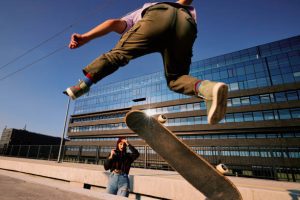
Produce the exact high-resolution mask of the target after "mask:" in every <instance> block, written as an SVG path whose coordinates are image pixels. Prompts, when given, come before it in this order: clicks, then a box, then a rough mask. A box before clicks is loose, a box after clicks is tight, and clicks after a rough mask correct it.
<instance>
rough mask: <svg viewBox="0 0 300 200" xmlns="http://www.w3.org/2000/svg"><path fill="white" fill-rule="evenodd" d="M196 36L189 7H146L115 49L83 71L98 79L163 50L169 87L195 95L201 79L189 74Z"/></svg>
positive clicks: (195, 27) (165, 5)
mask: <svg viewBox="0 0 300 200" xmlns="http://www.w3.org/2000/svg"><path fill="white" fill-rule="evenodd" d="M196 37H197V26H196V23H195V21H194V19H193V18H192V17H191V16H190V14H189V13H188V12H187V11H186V10H185V9H183V8H175V7H173V6H171V5H168V4H164V3H161V4H156V5H154V6H151V7H149V8H148V9H147V10H146V12H145V13H144V15H143V18H142V19H141V20H140V21H138V22H137V23H136V24H135V25H134V26H133V27H132V28H131V29H129V31H128V32H126V33H125V34H124V35H123V36H122V37H121V39H120V40H119V42H118V43H117V45H116V46H115V47H114V48H113V49H112V50H111V51H109V52H108V53H105V54H103V55H101V56H100V57H98V58H96V59H95V60H94V61H93V62H92V63H91V64H89V65H88V66H86V67H85V68H84V69H83V73H84V74H87V73H88V74H89V75H90V76H91V77H92V78H93V81H94V83H96V82H98V81H99V80H101V79H102V78H104V77H106V76H108V75H109V74H111V73H113V72H114V71H116V70H117V69H118V68H119V67H120V66H124V65H126V64H128V63H129V61H130V60H131V59H134V58H137V57H140V56H143V55H146V54H150V53H153V52H160V53H161V55H162V58H163V62H164V71H165V77H166V79H167V83H168V86H169V88H170V89H171V90H173V91H175V92H178V93H183V94H186V95H195V94H196V93H195V84H196V82H197V81H198V79H196V78H194V77H191V76H189V75H188V74H189V71H190V64H191V57H192V47H193V44H194V41H195V39H196Z"/></svg>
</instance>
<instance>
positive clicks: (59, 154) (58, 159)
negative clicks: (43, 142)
mask: <svg viewBox="0 0 300 200" xmlns="http://www.w3.org/2000/svg"><path fill="white" fill-rule="evenodd" d="M69 107H70V98H68V106H67V112H66V117H65V125H64V131H63V133H62V135H61V141H60V146H59V152H58V157H57V162H61V157H60V156H61V150H62V146H63V142H64V138H65V132H66V126H67V121H68V115H69Z"/></svg>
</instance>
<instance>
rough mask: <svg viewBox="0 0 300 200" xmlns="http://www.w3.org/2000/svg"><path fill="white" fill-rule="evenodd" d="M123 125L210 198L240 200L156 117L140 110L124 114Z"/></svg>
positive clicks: (230, 186)
mask: <svg viewBox="0 0 300 200" xmlns="http://www.w3.org/2000/svg"><path fill="white" fill-rule="evenodd" d="M125 121H126V124H127V126H128V127H129V128H130V129H131V130H132V131H134V132H135V133H137V134H138V135H139V136H140V137H141V138H142V139H144V140H145V141H146V142H147V143H148V145H149V146H150V147H151V148H152V149H153V150H154V151H155V152H156V153H158V154H159V155H160V156H161V157H162V158H163V159H164V160H165V161H167V162H168V163H169V164H170V165H171V166H172V167H173V168H174V169H175V170H176V171H177V172H178V173H179V174H180V175H181V176H183V178H185V179H186V180H187V181H188V182H189V183H190V184H192V185H193V186H194V187H195V188H196V189H197V190H199V191H200V192H202V193H203V194H204V195H205V196H206V197H207V198H208V199H210V200H219V199H222V200H225V199H226V200H227V199H228V200H241V199H242V197H241V194H240V192H239V191H238V189H237V188H236V186H235V185H234V184H233V183H232V182H231V181H230V180H229V179H228V178H226V177H225V176H224V175H223V174H222V173H220V172H219V171H218V170H217V169H215V168H214V167H213V166H212V165H210V164H209V163H208V162H207V161H206V160H205V159H204V158H202V157H201V156H199V155H198V154H196V153H195V152H194V151H192V150H191V149H190V148H189V147H188V146H187V145H186V144H184V143H183V142H182V141H181V140H179V139H178V138H177V137H176V136H175V134H173V133H172V132H171V131H170V130H168V129H167V128H166V127H165V126H164V125H163V124H162V123H160V122H159V121H158V119H156V118H154V117H152V116H148V115H147V114H146V113H144V112H143V111H139V110H132V111H130V112H128V113H127V114H126V117H125Z"/></svg>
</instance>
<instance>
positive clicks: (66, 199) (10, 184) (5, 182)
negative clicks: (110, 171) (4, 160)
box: [0, 175, 97, 200]
mask: <svg viewBox="0 0 300 200" xmlns="http://www.w3.org/2000/svg"><path fill="white" fill-rule="evenodd" d="M0 194H1V200H27V199H28V200H74V199H76V200H97V199H96V198H92V197H88V196H85V195H81V194H77V193H72V192H65V191H63V190H60V189H58V188H53V187H48V186H45V185H41V184H35V183H29V182H26V181H24V180H20V179H16V178H12V177H8V176H2V175H0Z"/></svg>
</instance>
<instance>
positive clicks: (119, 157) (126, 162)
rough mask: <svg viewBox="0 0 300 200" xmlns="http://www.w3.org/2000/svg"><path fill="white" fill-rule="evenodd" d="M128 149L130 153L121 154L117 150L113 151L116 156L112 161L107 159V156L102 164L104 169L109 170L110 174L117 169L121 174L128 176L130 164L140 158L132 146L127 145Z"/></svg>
mask: <svg viewBox="0 0 300 200" xmlns="http://www.w3.org/2000/svg"><path fill="white" fill-rule="evenodd" d="M128 147H129V150H130V151H131V153H127V152H125V153H122V152H120V151H119V150H115V152H116V154H115V155H114V156H113V158H112V159H108V158H109V156H110V154H109V156H108V157H107V159H106V160H105V162H104V169H105V170H109V169H110V171H111V172H112V171H114V170H115V169H117V170H121V171H122V172H123V173H126V174H129V170H130V167H131V164H132V163H133V162H134V161H135V160H136V159H137V158H138V157H139V156H140V153H139V152H138V150H137V149H136V148H134V146H132V145H130V144H129V145H128Z"/></svg>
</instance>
